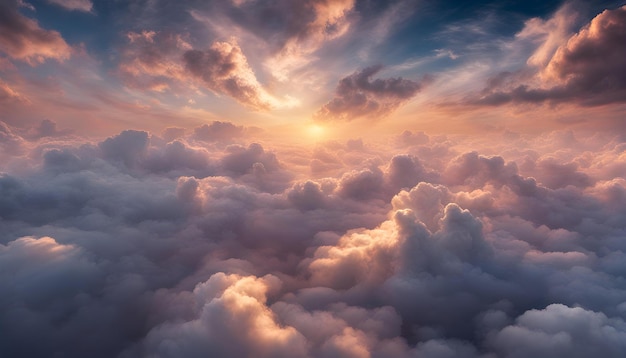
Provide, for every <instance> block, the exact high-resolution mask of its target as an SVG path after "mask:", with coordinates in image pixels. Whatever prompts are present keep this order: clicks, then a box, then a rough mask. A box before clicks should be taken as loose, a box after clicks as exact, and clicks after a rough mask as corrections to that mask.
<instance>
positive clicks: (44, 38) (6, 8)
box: [0, 0, 72, 65]
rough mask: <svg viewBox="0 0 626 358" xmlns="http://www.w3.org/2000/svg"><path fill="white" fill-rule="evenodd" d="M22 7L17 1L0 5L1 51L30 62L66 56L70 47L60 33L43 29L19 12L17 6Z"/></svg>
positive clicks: (34, 63) (10, 0)
mask: <svg viewBox="0 0 626 358" xmlns="http://www.w3.org/2000/svg"><path fill="white" fill-rule="evenodd" d="M24 6H26V5H24V3H22V2H21V1H18V0H8V1H3V2H2V4H0V30H1V31H0V50H1V51H2V52H4V53H6V54H7V55H8V56H9V57H11V58H13V59H16V60H22V61H25V62H27V63H29V64H30V65H36V64H40V63H43V62H44V61H45V60H46V59H54V60H57V61H64V60H67V59H69V58H70V56H71V52H72V50H71V48H70V46H69V45H68V44H67V43H66V42H65V40H64V39H63V37H61V34H59V33H58V32H57V31H53V30H45V29H42V28H41V27H39V24H38V23H37V21H36V20H33V19H31V18H28V17H26V16H24V15H22V14H21V13H20V7H24Z"/></svg>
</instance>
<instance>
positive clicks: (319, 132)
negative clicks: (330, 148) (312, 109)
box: [307, 124, 325, 138]
mask: <svg viewBox="0 0 626 358" xmlns="http://www.w3.org/2000/svg"><path fill="white" fill-rule="evenodd" d="M307 131H308V133H309V135H310V136H311V137H314V138H319V137H321V136H323V135H324V132H325V129H324V127H322V126H320V125H319V124H311V125H309V126H308V128H307Z"/></svg>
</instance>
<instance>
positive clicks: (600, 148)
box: [0, 121, 626, 358]
mask: <svg viewBox="0 0 626 358" xmlns="http://www.w3.org/2000/svg"><path fill="white" fill-rule="evenodd" d="M0 129H1V130H0V145H1V146H2V148H3V151H2V155H1V156H0V163H2V174H1V175H0V218H1V220H0V233H1V234H0V290H1V291H2V292H3V295H2V296H1V297H0V329H1V330H2V332H3V337H4V338H5V339H3V340H0V352H1V353H2V354H3V355H7V356H11V357H39V356H51V355H62V356H67V357H84V356H93V357H111V356H119V357H180V356H205V355H214V356H225V357H240V356H249V355H254V356H258V357H390V356H393V357H416V356H418V357H483V358H489V357H531V356H532V357H553V356H564V355H567V356H572V357H587V356H591V355H601V356H604V357H621V356H622V355H623V353H624V352H625V351H626V346H625V345H624V342H625V337H626V322H625V320H626V307H625V302H626V287H624V285H623V283H622V281H623V280H622V276H623V274H624V269H625V268H626V266H624V264H623V262H625V261H624V259H625V257H624V252H626V243H625V242H624V232H625V230H626V227H625V226H624V223H625V222H626V205H625V204H624V203H626V181H625V180H624V178H623V172H624V169H625V168H626V157H625V156H624V153H625V152H624V149H625V148H626V147H625V146H624V138H622V137H620V136H609V135H607V134H596V135H595V136H582V135H580V134H578V133H573V132H555V133H551V134H548V135H542V136H536V137H529V136H526V135H514V133H508V134H506V136H505V139H503V140H502V141H501V142H499V141H494V140H493V138H489V140H488V141H485V142H481V141H480V139H479V138H473V139H467V138H465V139H464V138H461V137H443V136H429V135H427V134H425V133H417V134H414V133H410V132H405V133H403V134H402V135H400V136H396V137H394V138H391V139H390V140H391V142H389V143H388V144H381V143H374V142H369V141H364V140H351V141H348V142H345V143H340V142H328V143H319V144H318V145H317V147H316V148H308V147H302V148H300V149H299V150H294V148H293V146H286V147H281V146H280V145H277V144H276V143H274V144H273V145H272V148H273V149H271V150H270V149H268V148H266V147H267V145H266V144H265V143H257V142H255V141H256V139H257V137H256V136H257V135H258V133H260V132H259V131H258V130H254V129H252V128H247V127H243V126H237V125H233V124H231V123H227V122H214V123H212V124H208V125H204V126H201V127H198V128H196V129H195V130H189V131H185V130H182V129H180V128H179V129H176V128H170V129H168V130H166V131H165V132H164V135H163V136H159V135H156V134H151V133H148V132H145V131H136V130H126V131H123V132H121V133H119V134H117V135H114V136H111V137H108V138H102V139H100V140H97V141H90V140H88V139H85V138H82V137H79V136H76V135H75V134H72V133H70V132H68V131H65V130H64V129H63V128H61V129H57V128H56V125H55V123H53V122H50V121H47V122H42V123H41V124H40V125H38V126H35V127H33V128H31V129H17V128H12V127H10V126H7V125H3V126H2V127H1V128H0ZM186 133H187V134H186ZM166 137H167V138H166ZM564 141H565V142H567V143H575V144H576V145H575V146H573V145H570V146H567V147H563V146H561V144H562V142H564ZM468 148H469V149H468ZM483 152H484V153H491V154H490V155H484V154H481V153H483ZM493 153H500V154H499V155H494V154H493ZM294 163H295V164H294ZM301 163H308V164H305V165H302V164H301ZM296 164H297V165H296ZM338 168H339V169H338ZM76 337H81V338H80V339H78V340H77V339H76ZM33 341H36V342H37V344H32V342H33Z"/></svg>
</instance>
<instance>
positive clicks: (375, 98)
mask: <svg viewBox="0 0 626 358" xmlns="http://www.w3.org/2000/svg"><path fill="white" fill-rule="evenodd" d="M382 68H383V67H382V66H380V65H379V66H372V67H367V68H364V69H363V70H360V71H356V72H354V73H352V74H351V75H349V76H346V77H344V78H342V79H341V80H340V81H339V85H337V88H336V90H335V97H334V98H333V99H332V100H330V102H328V103H326V104H325V105H323V106H322V108H320V109H319V110H318V111H317V113H316V114H315V116H314V117H315V118H316V119H318V120H353V119H356V118H360V117H363V118H380V117H384V116H386V115H389V114H390V113H391V112H393V111H394V110H395V109H397V108H398V107H399V106H400V105H402V104H403V103H404V102H406V101H408V100H410V99H411V98H412V97H413V96H415V95H416V94H417V93H418V92H419V91H420V90H421V89H422V88H423V87H424V85H426V84H427V83H428V82H429V80H428V78H424V79H422V80H421V81H413V80H407V79H404V78H402V77H397V78H385V79H381V78H378V79H372V77H373V76H374V75H376V74H377V73H378V72H380V71H381V70H382Z"/></svg>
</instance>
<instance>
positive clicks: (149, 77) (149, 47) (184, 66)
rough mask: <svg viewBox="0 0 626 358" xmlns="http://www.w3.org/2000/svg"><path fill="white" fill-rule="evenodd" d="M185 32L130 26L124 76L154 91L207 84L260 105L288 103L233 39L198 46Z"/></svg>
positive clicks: (251, 105)
mask: <svg viewBox="0 0 626 358" xmlns="http://www.w3.org/2000/svg"><path fill="white" fill-rule="evenodd" d="M187 37H188V36H183V35H180V34H174V33H170V32H164V31H160V32H155V31H142V32H141V33H136V32H129V33H128V34H127V38H128V41H129V43H128V45H127V46H126V47H125V48H124V51H123V58H122V61H121V62H120V64H119V71H120V75H121V77H122V79H123V80H124V81H125V83H126V84H127V85H128V86H129V87H131V88H136V89H142V90H146V89H147V90H151V91H155V92H164V91H177V92H178V91H184V92H187V93H192V92H193V91H194V90H195V91H197V90H198V89H201V88H204V89H207V90H209V91H211V92H213V93H214V94H216V95H218V96H219V95H226V96H229V97H231V98H233V99H235V100H236V101H237V102H239V103H240V104H242V105H244V106H246V107H248V108H250V109H253V110H259V111H263V110H268V109H271V108H274V107H280V106H285V105H290V103H288V102H289V101H288V100H284V101H283V100H280V99H277V98H275V97H274V96H272V95H271V94H269V93H268V92H267V91H266V90H265V88H264V87H263V86H262V85H261V84H260V83H259V82H258V80H257V78H256V75H255V74H254V71H253V70H252V68H251V67H250V66H249V64H248V61H247V59H246V56H245V55H244V54H243V52H242V50H241V48H240V47H239V45H238V44H237V43H236V41H235V40H234V39H231V40H230V41H223V42H220V41H216V42H214V43H213V44H212V45H211V46H210V47H209V48H208V49H206V50H198V49H194V47H193V46H192V45H191V44H190V43H189V42H188V41H189V40H188V39H187ZM190 84H191V86H190Z"/></svg>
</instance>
